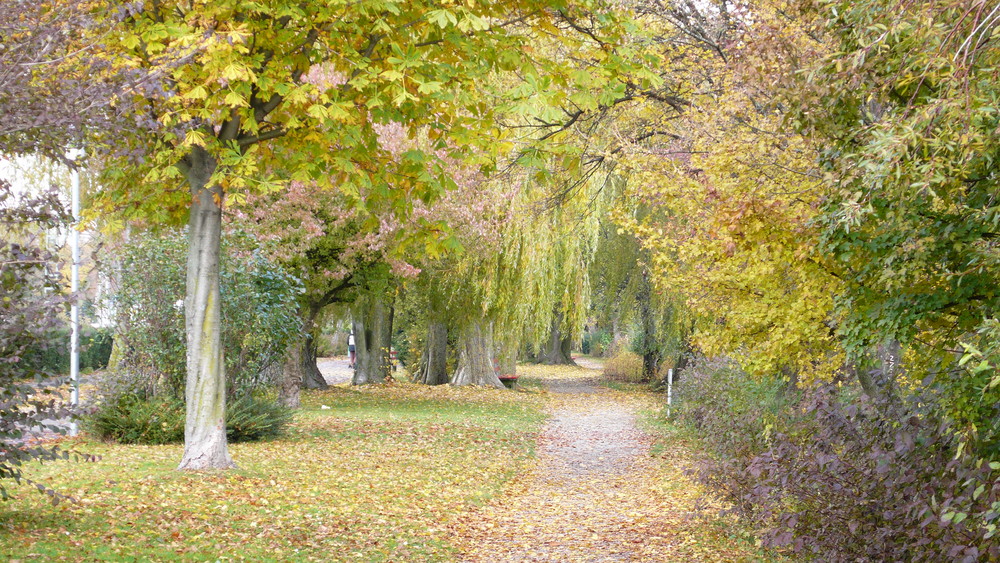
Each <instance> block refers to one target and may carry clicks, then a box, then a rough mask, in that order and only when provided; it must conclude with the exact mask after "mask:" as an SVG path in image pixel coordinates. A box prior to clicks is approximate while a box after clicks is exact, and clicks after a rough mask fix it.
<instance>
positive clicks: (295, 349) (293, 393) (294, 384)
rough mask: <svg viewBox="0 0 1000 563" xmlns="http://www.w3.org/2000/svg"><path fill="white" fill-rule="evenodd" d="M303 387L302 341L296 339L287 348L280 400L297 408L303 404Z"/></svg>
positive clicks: (279, 394) (283, 403)
mask: <svg viewBox="0 0 1000 563" xmlns="http://www.w3.org/2000/svg"><path fill="white" fill-rule="evenodd" d="M301 388H302V341H301V340H296V341H295V342H292V343H290V344H289V345H288V349H287V350H285V365H284V367H283V369H282V378H281V388H280V389H279V391H278V402H280V403H281V404H282V405H284V406H286V407H288V408H292V409H297V408H299V407H301V406H302V402H301V400H300V399H299V390H300V389H301Z"/></svg>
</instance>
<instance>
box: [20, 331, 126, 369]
mask: <svg viewBox="0 0 1000 563" xmlns="http://www.w3.org/2000/svg"><path fill="white" fill-rule="evenodd" d="M111 345H112V333H111V329H107V328H95V327H90V326H81V327H80V370H81V371H84V370H88V369H89V370H96V369H104V368H106V367H108V360H109V359H110V358H111ZM69 347H70V327H69V326H67V325H66V324H65V323H60V324H59V325H58V326H56V327H55V328H52V329H51V330H49V331H48V332H46V333H45V336H44V339H43V340H42V341H41V342H39V343H38V345H37V346H36V347H34V348H32V349H31V350H27V351H25V357H26V358H29V359H30V361H33V362H35V363H36V365H37V366H38V367H39V368H40V369H42V370H44V371H46V372H48V373H53V374H60V375H65V374H67V373H69V360H70V349H69Z"/></svg>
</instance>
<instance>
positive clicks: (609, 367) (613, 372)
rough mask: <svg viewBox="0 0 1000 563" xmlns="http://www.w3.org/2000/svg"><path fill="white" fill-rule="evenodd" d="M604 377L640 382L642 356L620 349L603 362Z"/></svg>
mask: <svg viewBox="0 0 1000 563" xmlns="http://www.w3.org/2000/svg"><path fill="white" fill-rule="evenodd" d="M604 376H605V377H609V378H611V379H616V380H620V381H628V382H631V383H638V382H640V381H642V356H640V355H638V354H636V353H635V352H633V351H631V350H628V349H626V348H622V349H620V350H618V351H617V352H615V355H614V356H611V357H610V358H608V360H607V361H606V362H604Z"/></svg>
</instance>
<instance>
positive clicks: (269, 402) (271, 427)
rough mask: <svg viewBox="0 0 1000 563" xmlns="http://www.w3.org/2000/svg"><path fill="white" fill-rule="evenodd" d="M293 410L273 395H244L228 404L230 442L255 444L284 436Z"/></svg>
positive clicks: (227, 433) (228, 434)
mask: <svg viewBox="0 0 1000 563" xmlns="http://www.w3.org/2000/svg"><path fill="white" fill-rule="evenodd" d="M292 413H293V410H292V409H290V408H288V407H285V406H283V405H281V403H279V402H278V398H277V397H276V396H272V395H249V394H247V395H243V396H241V397H239V398H237V399H236V400H235V401H230V402H229V404H227V405H226V437H227V438H228V439H229V441H230V442H255V441H258V440H265V439H270V438H277V437H278V436H281V435H282V434H283V433H284V431H285V428H286V427H287V426H288V424H289V423H290V422H291V421H292Z"/></svg>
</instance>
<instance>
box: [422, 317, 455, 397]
mask: <svg viewBox="0 0 1000 563" xmlns="http://www.w3.org/2000/svg"><path fill="white" fill-rule="evenodd" d="M416 381H417V383H423V384H426V385H444V384H445V383H448V325H446V324H444V323H442V322H431V323H430V324H429V325H428V327H427V345H426V346H425V347H424V354H423V356H422V357H421V359H420V372H419V373H418V374H417V377H416Z"/></svg>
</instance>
